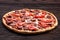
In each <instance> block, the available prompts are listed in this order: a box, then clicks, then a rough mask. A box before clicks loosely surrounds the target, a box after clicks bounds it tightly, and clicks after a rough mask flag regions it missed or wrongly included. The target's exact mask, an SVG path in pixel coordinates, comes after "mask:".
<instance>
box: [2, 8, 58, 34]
mask: <svg viewBox="0 0 60 40" xmlns="http://www.w3.org/2000/svg"><path fill="white" fill-rule="evenodd" d="M2 22H3V24H4V25H5V26H6V27H7V28H9V29H11V30H13V31H15V32H18V33H23V34H32V33H42V32H45V31H49V30H52V29H54V28H55V27H56V26H57V25H58V20H57V18H56V16H55V15H54V14H53V13H50V12H48V11H45V10H40V9H20V10H15V11H11V12H8V13H6V14H5V15H4V16H3V17H2Z"/></svg>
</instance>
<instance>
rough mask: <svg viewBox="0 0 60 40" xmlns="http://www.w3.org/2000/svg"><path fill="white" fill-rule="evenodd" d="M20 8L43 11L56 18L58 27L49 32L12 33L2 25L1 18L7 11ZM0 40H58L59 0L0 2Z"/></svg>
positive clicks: (11, 0)
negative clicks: (50, 13) (32, 33)
mask: <svg viewBox="0 0 60 40" xmlns="http://www.w3.org/2000/svg"><path fill="white" fill-rule="evenodd" d="M21 8H35V9H43V10H47V11H49V12H52V13H54V14H55V15H56V17H57V18H58V21H59V24H58V26H57V27H56V28H55V29H54V30H52V31H49V32H45V33H41V34H34V35H23V34H18V33H15V32H12V31H11V30H8V29H7V28H5V26H4V25H3V24H2V20H1V19H2V16H3V15H4V14H5V13H6V12H9V11H12V10H17V9H21ZM0 40H60V0H0Z"/></svg>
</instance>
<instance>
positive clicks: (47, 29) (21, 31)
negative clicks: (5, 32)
mask: <svg viewBox="0 0 60 40" xmlns="http://www.w3.org/2000/svg"><path fill="white" fill-rule="evenodd" d="M44 11H45V10H44ZM12 12H14V11H10V12H8V13H6V14H5V15H3V17H2V22H3V24H4V25H5V26H6V27H7V28H8V29H10V30H12V31H15V32H17V33H22V34H32V33H34V34H35V33H42V32H45V31H49V30H52V29H54V28H55V27H56V26H57V25H58V20H57V18H56V17H55V15H54V14H53V13H50V12H49V13H50V14H51V15H53V16H54V18H55V19H56V23H55V24H54V25H53V27H48V28H46V29H39V30H38V31H25V30H18V29H15V28H12V27H11V26H9V25H7V24H6V22H5V20H4V17H5V16H6V15H8V14H9V13H12ZM46 12H48V11H46Z"/></svg>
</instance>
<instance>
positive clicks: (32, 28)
mask: <svg viewBox="0 0 60 40" xmlns="http://www.w3.org/2000/svg"><path fill="white" fill-rule="evenodd" d="M27 27H28V29H29V30H32V31H35V30H37V28H35V26H33V25H28V26H27Z"/></svg>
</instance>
